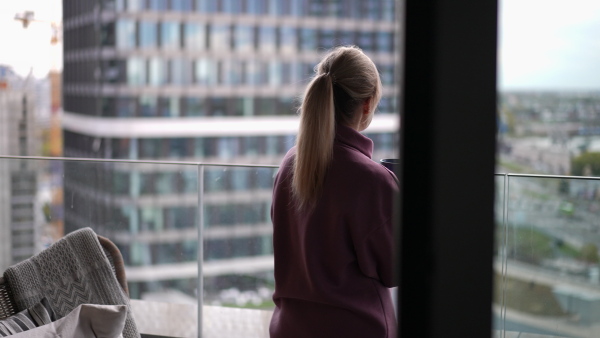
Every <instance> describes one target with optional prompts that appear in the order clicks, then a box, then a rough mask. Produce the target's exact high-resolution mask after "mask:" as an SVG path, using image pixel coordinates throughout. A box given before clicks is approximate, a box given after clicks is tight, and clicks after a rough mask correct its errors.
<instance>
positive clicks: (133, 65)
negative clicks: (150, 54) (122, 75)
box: [127, 58, 146, 86]
mask: <svg viewBox="0 0 600 338" xmlns="http://www.w3.org/2000/svg"><path fill="white" fill-rule="evenodd" d="M145 83H146V63H145V61H144V59H140V58H130V59H128V60H127V84H129V85H131V86H142V85H144V84H145Z"/></svg>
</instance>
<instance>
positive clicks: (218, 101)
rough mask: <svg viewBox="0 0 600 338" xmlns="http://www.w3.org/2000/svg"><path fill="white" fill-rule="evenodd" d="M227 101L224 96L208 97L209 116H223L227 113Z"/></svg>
mask: <svg viewBox="0 0 600 338" xmlns="http://www.w3.org/2000/svg"><path fill="white" fill-rule="evenodd" d="M227 101H228V99H226V98H224V97H212V98H211V99H210V114H209V116H225V115H227Z"/></svg>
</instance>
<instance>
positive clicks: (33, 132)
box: [0, 65, 41, 270]
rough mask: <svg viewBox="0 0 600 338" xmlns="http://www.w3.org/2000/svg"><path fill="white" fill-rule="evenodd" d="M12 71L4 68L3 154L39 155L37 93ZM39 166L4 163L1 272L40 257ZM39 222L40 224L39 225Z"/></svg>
mask: <svg viewBox="0 0 600 338" xmlns="http://www.w3.org/2000/svg"><path fill="white" fill-rule="evenodd" d="M28 80H29V79H22V78H20V77H19V76H18V75H16V74H15V73H14V72H13V71H12V69H11V68H10V67H7V66H3V65H0V154H3V155H17V156H33V155H38V144H37V133H38V129H37V126H36V124H35V93H34V90H33V86H28V84H29V83H28ZM38 165H39V163H36V162H34V161H29V162H26V161H19V160H5V161H2V163H0V269H1V270H4V269H6V268H7V267H9V266H10V265H12V264H15V263H18V262H20V261H21V260H23V259H25V258H28V257H30V256H32V255H33V254H35V253H37V252H38V251H39V250H40V248H39V247H38V246H37V245H38V244H37V243H38V242H39V241H38V240H37V239H38V238H39V237H40V232H41V229H40V227H36V226H35V224H36V223H39V220H38V219H36V216H37V217H39V214H40V213H39V212H36V211H37V210H38V207H40V206H39V205H37V200H36V193H37V181H38V172H39V171H40V170H39V167H38ZM36 221H38V222H36Z"/></svg>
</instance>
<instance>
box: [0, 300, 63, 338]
mask: <svg viewBox="0 0 600 338" xmlns="http://www.w3.org/2000/svg"><path fill="white" fill-rule="evenodd" d="M54 320H56V316H55V314H54V311H52V308H51V307H50V304H48V300H47V299H46V298H42V300H41V301H40V302H39V303H37V304H35V305H33V306H32V307H30V308H28V309H26V310H23V311H21V312H19V313H17V314H14V315H12V316H10V317H8V318H4V319H2V320H0V337H6V336H10V335H13V334H16V333H19V332H23V331H27V330H31V329H33V328H36V327H38V326H42V325H45V324H49V323H51V322H52V321H54Z"/></svg>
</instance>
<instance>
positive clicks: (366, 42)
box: [358, 32, 374, 52]
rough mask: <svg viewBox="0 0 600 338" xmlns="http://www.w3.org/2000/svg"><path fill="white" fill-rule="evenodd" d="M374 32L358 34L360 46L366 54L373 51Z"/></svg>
mask: <svg viewBox="0 0 600 338" xmlns="http://www.w3.org/2000/svg"><path fill="white" fill-rule="evenodd" d="M373 40H374V39H373V32H358V46H359V47H360V48H362V50H363V51H365V52H372V51H373V47H374V46H373V45H374V43H373Z"/></svg>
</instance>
